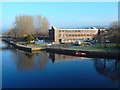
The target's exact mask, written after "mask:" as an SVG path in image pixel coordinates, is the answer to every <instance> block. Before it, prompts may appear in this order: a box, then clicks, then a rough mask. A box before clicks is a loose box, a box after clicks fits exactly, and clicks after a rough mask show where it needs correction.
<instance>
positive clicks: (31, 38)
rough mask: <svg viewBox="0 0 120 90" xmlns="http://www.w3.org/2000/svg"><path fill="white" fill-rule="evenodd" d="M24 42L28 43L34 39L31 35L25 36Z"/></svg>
mask: <svg viewBox="0 0 120 90" xmlns="http://www.w3.org/2000/svg"><path fill="white" fill-rule="evenodd" d="M25 40H26V41H27V42H29V43H30V41H32V40H34V37H33V36H32V35H30V34H29V35H27V36H25Z"/></svg>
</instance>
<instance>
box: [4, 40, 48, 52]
mask: <svg viewBox="0 0 120 90" xmlns="http://www.w3.org/2000/svg"><path fill="white" fill-rule="evenodd" d="M2 41H5V42H7V43H8V44H10V45H12V46H13V47H15V48H17V49H19V50H23V51H27V52H33V51H40V50H45V49H46V48H45V47H43V46H41V47H40V46H33V45H31V44H26V45H22V44H19V43H15V42H13V41H12V40H9V39H2Z"/></svg>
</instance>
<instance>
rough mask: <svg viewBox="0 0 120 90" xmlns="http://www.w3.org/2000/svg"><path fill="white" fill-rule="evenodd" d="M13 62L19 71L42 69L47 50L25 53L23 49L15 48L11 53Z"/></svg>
mask: <svg viewBox="0 0 120 90" xmlns="http://www.w3.org/2000/svg"><path fill="white" fill-rule="evenodd" d="M16 52H17V53H16ZM12 58H13V60H14V63H15V64H16V66H17V69H18V70H20V71H25V70H33V69H39V70H42V69H44V68H45V66H46V65H47V62H48V60H47V58H48V57H47V52H46V51H42V52H38V53H36V52H35V53H27V52H24V51H20V50H17V51H15V53H14V55H12Z"/></svg>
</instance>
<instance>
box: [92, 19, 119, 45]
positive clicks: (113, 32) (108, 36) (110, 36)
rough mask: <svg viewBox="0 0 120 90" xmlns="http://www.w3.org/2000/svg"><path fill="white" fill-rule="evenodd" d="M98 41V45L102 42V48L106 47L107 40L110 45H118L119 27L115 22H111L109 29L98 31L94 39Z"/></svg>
mask: <svg viewBox="0 0 120 90" xmlns="http://www.w3.org/2000/svg"><path fill="white" fill-rule="evenodd" d="M94 38H95V39H96V40H98V43H100V45H101V43H102V42H103V43H104V47H107V46H106V45H107V44H106V41H107V40H109V41H110V43H115V44H116V46H119V44H120V25H119V23H118V22H117V21H115V22H112V23H111V24H110V27H109V28H107V29H105V30H99V31H98V34H97V35H96V36H95V37H94Z"/></svg>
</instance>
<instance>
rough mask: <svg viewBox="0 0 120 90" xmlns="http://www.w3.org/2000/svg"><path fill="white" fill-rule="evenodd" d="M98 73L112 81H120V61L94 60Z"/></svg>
mask: <svg viewBox="0 0 120 90" xmlns="http://www.w3.org/2000/svg"><path fill="white" fill-rule="evenodd" d="M94 66H95V69H96V71H97V72H98V73H99V74H101V75H104V76H105V77H108V78H110V79H111V80H114V81H116V80H120V70H119V68H120V60H108V59H94Z"/></svg>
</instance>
